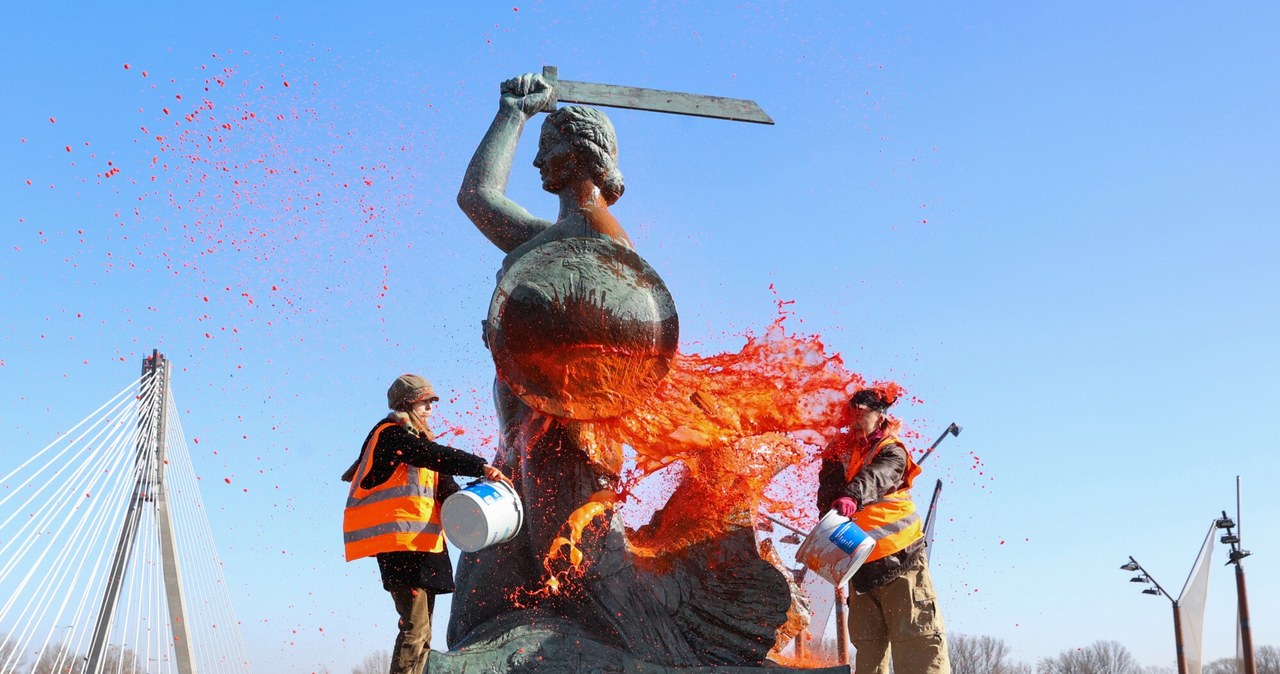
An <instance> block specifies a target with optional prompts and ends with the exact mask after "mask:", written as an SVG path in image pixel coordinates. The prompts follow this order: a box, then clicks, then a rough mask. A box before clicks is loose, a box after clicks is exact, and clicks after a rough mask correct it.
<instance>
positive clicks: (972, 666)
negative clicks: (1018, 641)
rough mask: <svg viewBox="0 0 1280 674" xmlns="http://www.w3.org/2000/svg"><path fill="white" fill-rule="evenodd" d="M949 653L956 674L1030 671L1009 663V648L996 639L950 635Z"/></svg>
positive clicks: (1000, 673) (1002, 673) (1009, 673)
mask: <svg viewBox="0 0 1280 674" xmlns="http://www.w3.org/2000/svg"><path fill="white" fill-rule="evenodd" d="M947 652H948V654H949V655H950V657H951V671H952V672H954V673H955V674H1018V673H1019V672H1023V671H1026V670H1027V669H1028V667H1027V666H1026V665H1024V664H1021V663H1013V662H1009V646H1008V645H1007V644H1005V642H1004V640H1003V639H997V638H995V637H989V636H985V635H984V636H970V635H968V634H954V633H953V634H948V635H947Z"/></svg>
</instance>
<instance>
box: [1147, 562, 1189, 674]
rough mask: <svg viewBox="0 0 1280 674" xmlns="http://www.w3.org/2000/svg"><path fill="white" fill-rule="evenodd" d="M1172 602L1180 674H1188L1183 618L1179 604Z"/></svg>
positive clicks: (1174, 636) (1174, 640) (1174, 639)
mask: <svg viewBox="0 0 1280 674" xmlns="http://www.w3.org/2000/svg"><path fill="white" fill-rule="evenodd" d="M1153 582H1154V581H1153ZM1171 602H1172V603H1173V643H1174V645H1175V646H1176V648H1177V649H1178V674H1187V654H1186V652H1184V651H1183V649H1182V616H1180V615H1178V602H1176V601H1172V600H1171Z"/></svg>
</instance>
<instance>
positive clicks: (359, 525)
mask: <svg viewBox="0 0 1280 674" xmlns="http://www.w3.org/2000/svg"><path fill="white" fill-rule="evenodd" d="M396 425H397V424H395V423H394V422H386V423H382V424H379V425H378V426H377V427H376V428H374V429H373V433H371V434H370V435H369V441H368V442H366V443H365V446H364V449H363V450H362V452H361V456H360V467H359V468H358V469H357V470H356V473H355V476H354V477H353V478H352V479H351V490H350V492H348V494H347V507H346V510H344V511H343V512H342V537H343V541H344V543H345V547H346V552H347V561H348V562H349V561H351V560H353V559H360V558H361V557H370V556H373V555H376V554H378V553H380V552H401V551H417V552H443V551H444V533H443V531H444V530H443V528H442V527H441V526H440V508H439V507H438V506H437V504H436V498H435V496H436V485H437V483H438V481H439V477H438V476H437V475H436V472H435V471H433V470H428V469H426V468H419V467H417V466H410V465H409V464H407V463H401V464H400V465H398V466H396V469H395V471H394V472H393V473H391V477H390V478H388V479H387V481H386V482H383V483H382V484H379V485H376V486H374V487H373V488H372V489H365V488H363V487H361V486H360V483H361V482H363V481H364V478H365V476H366V475H368V474H369V470H370V468H372V466H373V455H374V450H375V449H376V448H377V446H378V439H379V438H380V437H381V436H382V432H383V431H385V430H387V429H388V428H391V427H393V426H396Z"/></svg>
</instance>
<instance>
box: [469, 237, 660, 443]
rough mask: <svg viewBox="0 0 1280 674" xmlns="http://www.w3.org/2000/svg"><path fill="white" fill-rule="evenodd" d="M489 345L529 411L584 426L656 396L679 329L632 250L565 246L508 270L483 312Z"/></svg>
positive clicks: (592, 243)
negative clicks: (578, 421) (653, 394)
mask: <svg viewBox="0 0 1280 674" xmlns="http://www.w3.org/2000/svg"><path fill="white" fill-rule="evenodd" d="M487 338H488V342H489V350H490V352H491V353H492V354H493V362H494V364H495V365H496V366H497V370H498V376H499V377H500V378H501V379H502V380H503V381H504V382H506V384H507V385H508V386H510V387H511V390H512V391H514V392H515V393H516V395H518V396H520V398H521V399H522V400H523V401H524V402H525V403H526V404H528V405H529V406H530V407H532V408H534V409H536V410H538V411H540V412H544V413H546V414H550V415H553V416H557V417H563V418H566V419H574V420H580V421H587V420H593V419H607V418H610V417H615V416H618V415H619V414H622V413H623V412H626V411H627V410H629V409H631V408H633V407H634V406H635V405H636V403H637V402H639V401H640V400H642V399H644V398H645V397H647V396H649V395H650V394H651V393H652V392H653V391H654V389H656V388H657V386H658V383H659V382H660V381H661V380H662V377H663V376H665V375H666V373H667V369H668V368H669V367H670V362H671V357H672V356H673V355H674V354H675V351H676V345H677V342H678V340H679V322H678V320H677V318H676V306H675V302H674V301H673V300H672V299H671V293H670V292H668V291H667V286H666V284H664V283H663V282H662V279H661V278H660V277H659V276H658V273H657V272H655V271H654V270H653V268H652V267H650V266H649V264H648V263H647V262H645V261H644V260H643V259H642V258H641V257H640V256H639V255H637V254H636V253H635V251H633V250H631V249H629V248H625V247H623V246H620V245H618V244H616V243H614V242H612V241H607V240H605V239H594V238H571V239H562V240H559V241H551V242H548V243H545V244H543V245H541V246H538V247H537V248H534V249H533V250H531V251H529V252H528V253H525V254H524V255H522V256H521V257H520V258H518V259H517V260H516V261H515V262H513V263H512V264H511V266H510V267H509V268H508V269H507V271H506V272H505V273H504V274H503V276H502V278H501V280H499V281H498V287H497V289H496V290H495V291H494V293H493V299H492V301H490V303H489V318H488V321H487Z"/></svg>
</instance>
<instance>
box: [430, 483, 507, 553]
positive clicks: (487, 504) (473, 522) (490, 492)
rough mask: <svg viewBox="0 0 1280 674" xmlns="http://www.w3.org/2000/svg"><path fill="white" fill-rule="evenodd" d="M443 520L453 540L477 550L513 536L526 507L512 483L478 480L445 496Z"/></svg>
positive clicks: (448, 534) (470, 549)
mask: <svg viewBox="0 0 1280 674" xmlns="http://www.w3.org/2000/svg"><path fill="white" fill-rule="evenodd" d="M440 520H441V524H443V525H444V535H445V538H446V539H447V540H448V541H449V542H450V543H453V544H454V545H456V546H458V548H459V549H460V550H462V551H463V552H475V551H477V550H483V549H485V548H487V547H489V546H491V545H497V544H498V543H505V542H507V541H509V540H511V539H512V538H514V537H515V535H516V534H517V533H518V532H519V531H520V525H521V524H523V523H524V507H523V506H522V505H521V504H520V497H519V496H517V495H516V492H515V490H514V489H512V488H511V487H508V486H507V485H505V484H503V483H501V482H491V481H489V480H479V481H477V482H475V483H473V484H471V486H469V487H466V488H465V489H460V490H458V492H457V493H455V494H453V495H452V496H450V497H449V498H447V499H445V500H444V506H443V507H442V508H441V510H440Z"/></svg>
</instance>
